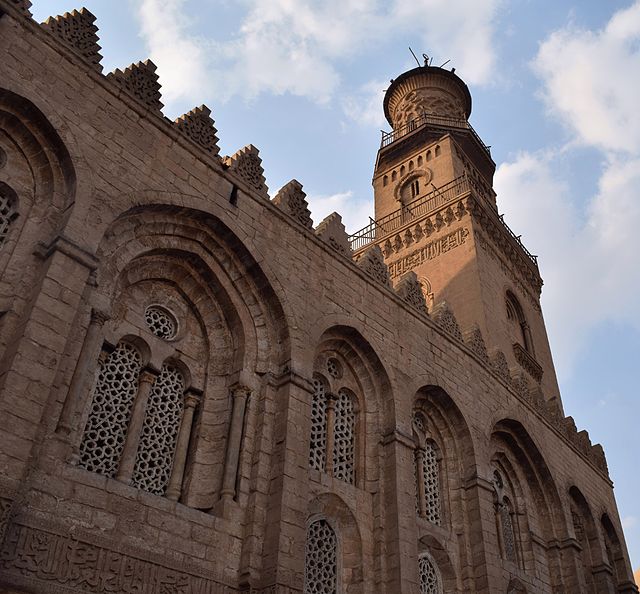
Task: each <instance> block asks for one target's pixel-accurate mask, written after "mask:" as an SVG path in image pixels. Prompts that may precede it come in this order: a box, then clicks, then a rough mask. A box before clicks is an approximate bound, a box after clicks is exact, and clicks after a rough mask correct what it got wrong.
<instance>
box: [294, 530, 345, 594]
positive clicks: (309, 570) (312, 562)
mask: <svg viewBox="0 0 640 594" xmlns="http://www.w3.org/2000/svg"><path fill="white" fill-rule="evenodd" d="M337 547H338V542H337V538H336V533H335V532H334V531H333V529H332V528H331V526H330V525H329V523H328V522H327V521H326V520H318V521H316V522H313V524H311V525H310V526H309V529H308V530H307V544H306V550H305V556H304V590H303V594H336V593H337V584H338V562H337V560H338V554H337Z"/></svg>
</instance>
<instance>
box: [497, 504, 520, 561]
mask: <svg viewBox="0 0 640 594" xmlns="http://www.w3.org/2000/svg"><path fill="white" fill-rule="evenodd" d="M499 514H500V524H501V525H502V544H503V547H504V555H505V558H506V559H507V560H508V561H513V562H514V563H516V562H517V560H518V557H517V554H516V538H515V532H514V530H513V522H512V520H511V510H510V509H509V504H508V501H507V500H506V499H505V500H504V502H503V503H502V504H500V509H499Z"/></svg>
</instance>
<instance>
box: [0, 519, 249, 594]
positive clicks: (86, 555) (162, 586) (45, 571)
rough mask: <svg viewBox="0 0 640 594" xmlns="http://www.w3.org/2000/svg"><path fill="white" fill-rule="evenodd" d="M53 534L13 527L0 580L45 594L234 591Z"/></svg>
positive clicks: (181, 570) (0, 557)
mask: <svg viewBox="0 0 640 594" xmlns="http://www.w3.org/2000/svg"><path fill="white" fill-rule="evenodd" d="M145 557H147V555H146V554H145V553H142V552H140V553H137V554H128V553H124V552H122V551H120V550H116V549H115V548H109V547H105V546H100V545H99V544H97V543H96V540H95V539H86V540H85V539H82V540H81V539H78V538H75V537H73V536H69V535H68V534H67V535H63V534H60V533H57V532H55V531H50V530H42V529H40V528H33V527H31V526H24V525H19V524H14V525H12V526H11V527H10V528H9V531H8V533H7V537H6V539H5V541H4V543H3V547H2V552H1V554H0V574H1V575H2V577H3V582H4V583H6V584H10V585H12V586H15V587H18V588H21V587H24V588H29V589H30V591H31V589H32V588H33V589H35V588H37V590H38V591H40V592H48V593H49V594H63V593H64V594H69V593H71V592H78V594H80V593H96V594H98V593H99V594H103V593H106V592H110V593H114V594H116V593H117V594H157V593H158V592H162V593H163V594H232V593H234V592H237V590H236V589H234V588H231V587H230V586H228V585H226V584H224V583H222V582H220V581H218V579H216V578H215V577H213V576H210V575H207V573H208V572H206V571H203V572H201V573H202V575H195V574H192V573H190V572H189V568H188V565H187V564H181V565H180V567H177V566H174V564H172V563H168V562H167V563H159V562H158V561H157V560H149V559H148V558H145Z"/></svg>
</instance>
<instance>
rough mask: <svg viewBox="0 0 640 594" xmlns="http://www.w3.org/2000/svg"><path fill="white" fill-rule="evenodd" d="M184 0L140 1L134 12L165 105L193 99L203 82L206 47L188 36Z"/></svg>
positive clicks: (205, 77) (187, 21)
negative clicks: (158, 75) (157, 78)
mask: <svg viewBox="0 0 640 594" xmlns="http://www.w3.org/2000/svg"><path fill="white" fill-rule="evenodd" d="M184 4H185V0H165V1H164V2H161V1H160V0H142V2H141V3H140V5H139V8H138V14H139V16H140V24H141V28H142V31H141V32H142V36H143V37H144V38H145V40H146V41H147V44H148V46H149V52H150V57H151V59H152V60H153V62H154V63H155V64H156V66H158V68H159V71H160V76H161V80H160V83H161V84H162V95H163V100H164V102H165V103H169V102H171V101H175V100H177V99H180V98H181V97H189V96H193V97H197V96H198V95H199V93H200V91H201V85H202V81H204V80H207V74H208V73H207V66H208V65H207V59H206V52H205V49H206V43H204V42H203V40H199V39H196V38H193V37H191V36H189V34H188V30H189V27H190V26H191V22H190V21H189V20H188V19H187V18H186V17H185V16H184V14H185V11H184V10H183V7H184Z"/></svg>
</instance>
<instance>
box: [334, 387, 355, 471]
mask: <svg viewBox="0 0 640 594" xmlns="http://www.w3.org/2000/svg"><path fill="white" fill-rule="evenodd" d="M355 429H356V412H355V405H354V397H353V395H352V394H351V393H350V392H349V391H347V390H340V391H339V392H338V399H337V400H336V413H335V425H334V440H333V443H334V446H333V476H334V477H335V478H337V479H340V480H341V481H345V482H347V483H350V484H353V483H354V479H355Z"/></svg>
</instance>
